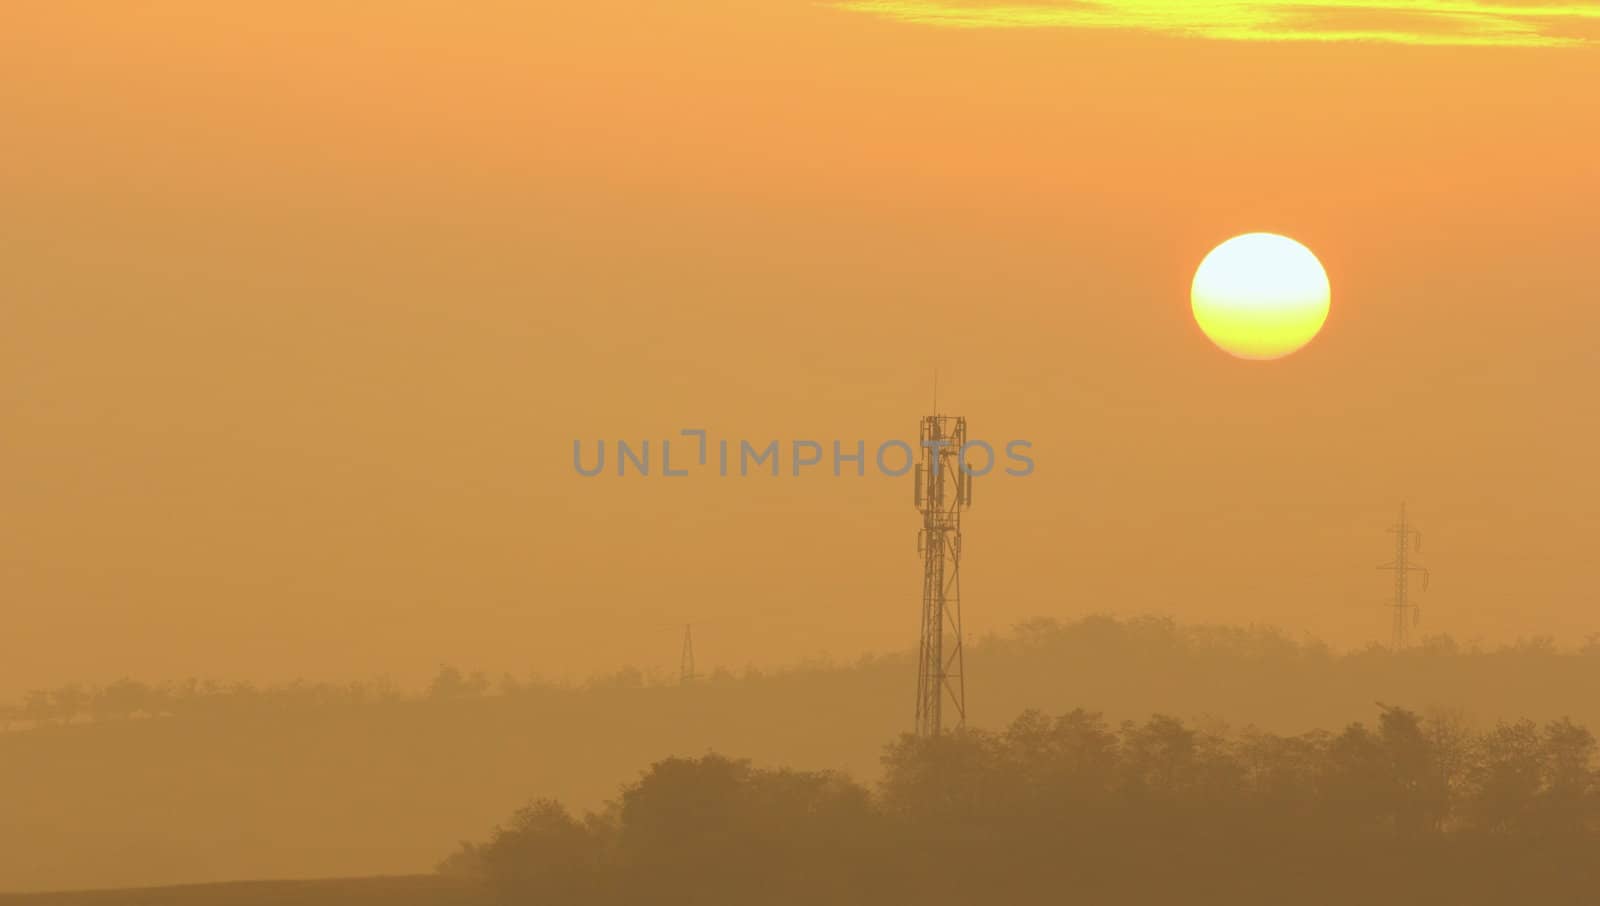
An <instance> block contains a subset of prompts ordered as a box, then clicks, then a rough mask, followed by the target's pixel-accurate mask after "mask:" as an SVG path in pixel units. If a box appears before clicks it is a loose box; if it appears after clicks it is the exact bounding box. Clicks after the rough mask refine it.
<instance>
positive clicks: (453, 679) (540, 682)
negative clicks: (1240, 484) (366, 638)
mask: <svg viewBox="0 0 1600 906" xmlns="http://www.w3.org/2000/svg"><path fill="white" fill-rule="evenodd" d="M971 648H972V650H971V653H970V655H969V657H970V658H972V659H973V660H974V661H976V662H977V663H979V664H982V663H984V662H985V661H992V662H1000V663H1020V662H1024V661H1026V660H1027V659H1029V658H1030V657H1032V658H1034V659H1039V658H1041V657H1045V658H1054V659H1057V660H1059V661H1062V662H1068V663H1080V664H1081V663H1086V662H1099V661H1104V660H1106V659H1108V658H1120V659H1123V660H1124V661H1126V662H1137V661H1139V660H1142V659H1150V658H1162V659H1165V660H1164V663H1170V662H1171V659H1174V658H1189V659H1196V658H1199V659H1210V660H1213V661H1215V660H1216V659H1219V658H1220V659H1234V660H1240V661H1248V662H1254V663H1258V664H1280V665H1291V664H1299V665H1305V664H1316V665H1320V666H1322V667H1325V668H1329V669H1337V668H1339V667H1341V666H1342V667H1346V668H1357V669H1359V668H1360V667H1361V666H1362V665H1363V664H1371V663H1372V662H1373V661H1375V660H1378V659H1383V660H1388V659H1392V658H1394V657H1395V655H1394V654H1393V653H1392V652H1390V651H1389V650H1387V649H1386V648H1383V647H1382V646H1379V645H1376V644H1373V645H1371V646H1368V647H1366V648H1362V649H1359V650H1356V651H1351V652H1348V653H1344V654H1338V653H1335V652H1334V651H1333V650H1332V649H1330V648H1329V647H1328V646H1327V645H1325V644H1323V643H1322V642H1320V641H1317V640H1315V639H1294V638H1292V637H1290V636H1288V635H1286V634H1285V633H1283V632H1282V631H1281V630H1279V629H1276V628H1273V627H1232V626H1220V625H1205V624H1202V625H1185V624H1180V623H1177V622H1175V621H1173V620H1171V619H1168V618H1161V617H1141V618H1132V619H1116V618H1112V617H1107V616H1090V617H1085V618H1083V619H1079V620H1075V621H1071V622H1060V621H1057V620H1053V619H1036V620H1031V621H1028V622H1025V623H1022V624H1019V625H1018V626H1016V627H1015V628H1014V629H1013V630H1012V631H1011V632H1010V633H1008V634H1005V635H994V636H989V637H987V638H983V639H979V640H976V641H975V642H974V644H973V645H972V646H971ZM1398 659H1399V661H1400V662H1401V663H1402V664H1418V663H1421V662H1426V661H1434V662H1438V661H1449V662H1451V663H1453V664H1455V665H1457V666H1459V667H1461V668H1462V669H1464V670H1467V671H1472V670H1473V668H1474V667H1475V666H1478V665H1480V664H1483V663H1487V662H1496V663H1498V664H1500V665H1501V666H1504V665H1505V663H1506V662H1508V661H1521V662H1526V663H1527V664H1529V665H1530V666H1533V667H1537V666H1538V663H1539V662H1543V661H1549V660H1552V659H1578V660H1581V661H1582V662H1584V663H1586V664H1589V665H1592V668H1593V669H1592V671H1591V672H1592V673H1593V679H1594V680H1595V681H1596V682H1597V683H1600V635H1593V636H1590V637H1589V638H1588V639H1587V640H1586V641H1585V642H1584V643H1582V644H1581V645H1579V646H1577V647H1575V648H1572V649H1569V650H1565V651H1564V650H1562V649H1560V648H1558V647H1557V646H1556V644H1555V642H1554V640H1553V639H1551V638H1550V637H1547V636H1537V637H1533V638H1530V639H1523V640H1519V641H1517V642H1515V643H1512V644H1508V645H1501V646H1497V647H1492V648H1488V647H1484V646H1482V645H1479V644H1472V645H1463V644H1460V643H1458V642H1457V641H1456V640H1455V639H1453V638H1451V637H1450V636H1448V635H1434V636H1428V637H1426V638H1424V639H1422V640H1421V642H1420V643H1419V644H1418V645H1417V646H1415V647H1413V648H1412V649H1410V650H1408V651H1405V652H1402V653H1401V654H1400V655H1399V658H1398ZM905 662H909V655H903V654H902V655H890V656H883V657H865V658H862V659H860V660H858V661H856V662H855V663H852V664H843V665H836V664H833V663H831V662H826V661H820V662H811V663H807V664H801V665H795V666H790V667H784V668H776V669H770V670H765V671H763V670H759V669H755V668H746V669H744V670H742V671H741V672H739V673H735V672H733V671H730V670H728V669H726V668H722V669H717V670H714V671H712V672H711V673H709V674H708V675H706V676H705V677H703V678H702V679H700V680H699V684H700V685H701V686H717V687H729V686H735V685H759V684H761V683H762V682H764V681H773V680H776V681H788V680H794V679H804V678H805V677H806V676H807V675H811V674H819V673H829V674H834V675H842V674H848V673H852V672H854V673H867V672H875V671H880V670H882V669H885V668H890V669H892V668H893V667H895V666H899V665H900V664H902V663H905ZM677 684H678V679H677V677H675V676H671V675H669V674H667V673H665V672H659V671H658V672H646V671H643V670H640V669H638V668H634V667H626V668H623V669H620V670H617V671H615V672H611V673H604V674H597V675H595V676H593V677H590V678H589V679H587V680H585V681H583V682H580V683H557V682H551V681H548V680H544V679H542V678H539V677H529V678H518V677H515V676H512V675H510V674H502V675H500V676H498V677H493V678H491V677H490V676H488V675H487V674H485V673H482V672H471V673H468V672H465V671H462V670H460V669H458V668H456V667H454V666H451V665H443V666H441V667H440V669H439V672H438V674H437V675H436V676H435V677H434V678H433V680H432V681H431V682H430V683H428V685H427V686H425V687H423V688H422V689H420V690H406V689H403V688H401V687H400V686H398V685H397V684H395V683H394V682H392V681H390V680H387V679H377V680H372V681H367V682H352V683H343V684H339V683H325V682H307V681H304V680H296V681H294V682H289V683H281V684H274V685H265V686H257V685H255V684H252V683H245V682H233V683H224V682H219V681H216V680H199V679H194V678H191V679H186V680H183V681H179V682H166V683H145V682H140V681H138V680H132V679H127V678H124V679H121V680H118V681H116V682H113V683H109V684H106V685H102V686H93V685H86V684H82V683H70V684H67V685H63V686H60V687H57V688H54V689H34V690H30V691H29V692H27V693H26V694H25V695H24V696H23V697H22V699H21V700H20V701H17V702H14V703H10V704H0V732H4V731H5V730H11V729H23V728H28V727H38V726H60V725H69V724H74V723H83V722H99V721H114V720H126V719H130V718H148V717H193V716H200V717H218V718H226V717H229V716H233V715H248V714H252V713H259V712H261V711H280V712H281V711H306V710H313V709H327V708H356V707H364V706H378V705H394V704H399V703H404V702H426V701H454V700H462V699H472V698H484V697H493V696H501V697H508V698H516V697H522V698H526V699H538V698H550V697H555V696H564V695H571V694H575V693H583V692H594V691H606V692H611V691H618V690H629V689H646V688H661V687H666V686H674V685H677Z"/></svg>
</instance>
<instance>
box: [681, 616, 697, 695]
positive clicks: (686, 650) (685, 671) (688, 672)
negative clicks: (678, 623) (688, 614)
mask: <svg viewBox="0 0 1600 906" xmlns="http://www.w3.org/2000/svg"><path fill="white" fill-rule="evenodd" d="M696 678H697V676H696V674H695V672H694V633H693V632H692V631H691V630H690V624H688V623H685V624H683V655H682V656H681V657H679V658H678V682H680V683H683V684H685V685H687V684H689V683H692V682H694V681H695V679H696Z"/></svg>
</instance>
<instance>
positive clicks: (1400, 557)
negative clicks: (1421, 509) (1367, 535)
mask: <svg viewBox="0 0 1600 906" xmlns="http://www.w3.org/2000/svg"><path fill="white" fill-rule="evenodd" d="M1389 533H1390V534H1392V535H1394V560H1393V561H1391V562H1389V563H1385V564H1384V565H1382V566H1380V567H1378V568H1379V569H1386V570H1390V571H1392V572H1393V573H1394V602H1393V603H1392V604H1390V605H1389V606H1390V607H1391V609H1392V610H1393V611H1394V636H1393V639H1392V640H1391V642H1390V644H1391V645H1392V646H1393V648H1394V650H1395V651H1401V650H1403V649H1404V648H1405V647H1406V644H1407V643H1408V642H1409V635H1410V630H1411V629H1412V628H1414V627H1415V626H1416V625H1417V624H1418V623H1420V622H1421V621H1422V608H1421V607H1419V606H1417V605H1416V604H1413V603H1411V599H1410V580H1411V574H1412V573H1414V572H1420V573H1422V590H1423V591H1427V590H1428V575H1429V574H1428V570H1427V567H1424V566H1419V565H1417V564H1415V563H1412V562H1411V558H1410V553H1411V551H1412V550H1413V549H1415V550H1416V551H1417V552H1418V553H1421V552H1422V532H1421V531H1420V530H1419V529H1417V528H1415V527H1413V526H1412V525H1411V523H1409V522H1407V521H1406V505H1405V504H1404V503H1402V504H1400V521H1399V522H1397V523H1395V524H1394V525H1393V526H1390V528H1389Z"/></svg>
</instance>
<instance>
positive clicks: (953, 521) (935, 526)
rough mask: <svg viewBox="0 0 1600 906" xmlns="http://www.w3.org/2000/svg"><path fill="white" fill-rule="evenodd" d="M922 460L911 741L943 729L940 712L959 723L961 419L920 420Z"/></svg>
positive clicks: (962, 704)
mask: <svg viewBox="0 0 1600 906" xmlns="http://www.w3.org/2000/svg"><path fill="white" fill-rule="evenodd" d="M921 439H922V447H921V449H922V457H921V462H919V463H918V464H917V468H916V491H915V495H914V498H913V499H914V501H915V503H916V507H917V509H918V510H919V511H921V513H922V530H921V531H920V532H919V533H918V534H917V550H918V552H919V553H921V554H922V643H921V646H920V649H919V655H918V663H917V735H918V736H929V737H936V736H938V735H939V733H940V732H941V730H943V729H944V705H945V702H946V701H947V700H948V702H949V704H950V706H951V707H952V708H953V709H954V714H953V717H954V718H955V720H954V725H955V727H957V728H960V727H962V726H964V725H965V724H966V720H967V691H966V680H965V678H964V677H963V673H964V669H963V661H962V653H961V511H962V510H964V509H966V508H967V507H968V506H971V504H972V476H971V475H968V474H967V473H966V471H965V470H964V469H962V468H961V451H962V447H963V446H965V444H966V442H967V420H966V419H965V418H960V417H957V416H953V415H937V414H935V415H929V416H926V417H924V418H923V419H922V431H921Z"/></svg>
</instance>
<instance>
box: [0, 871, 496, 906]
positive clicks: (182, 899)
mask: <svg viewBox="0 0 1600 906" xmlns="http://www.w3.org/2000/svg"><path fill="white" fill-rule="evenodd" d="M488 902H489V898H488V897H487V895H486V894H485V893H484V891H483V889H482V888H481V887H480V886H479V885H477V884H474V883H471V882H465V881H460V880H456V879H452V878H441V877H438V876H436V875H410V876H404V877H388V878H333V879H328V880H321V881H237V882H232V883H227V884H191V885H185V886H181V887H140V888H134V889H130V890H92V891H76V892H70V893H30V894H0V906H368V904H370V906H483V904H487V903H488Z"/></svg>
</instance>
